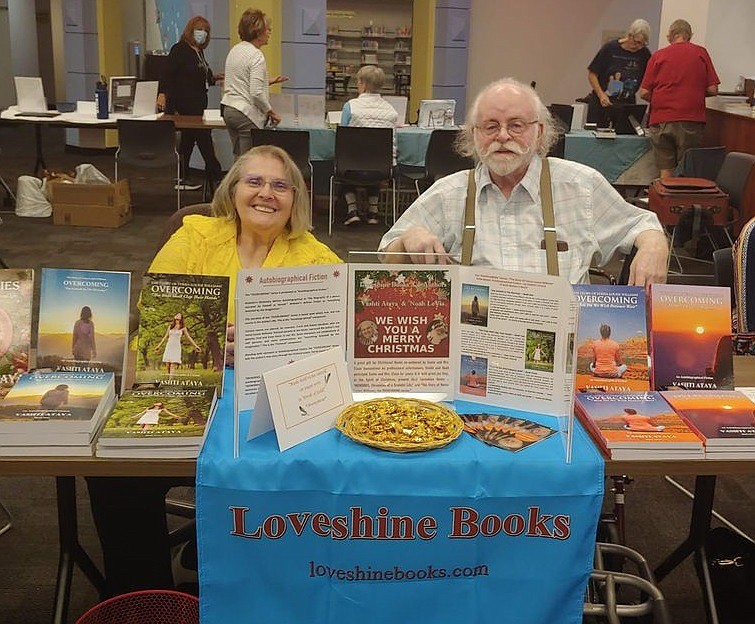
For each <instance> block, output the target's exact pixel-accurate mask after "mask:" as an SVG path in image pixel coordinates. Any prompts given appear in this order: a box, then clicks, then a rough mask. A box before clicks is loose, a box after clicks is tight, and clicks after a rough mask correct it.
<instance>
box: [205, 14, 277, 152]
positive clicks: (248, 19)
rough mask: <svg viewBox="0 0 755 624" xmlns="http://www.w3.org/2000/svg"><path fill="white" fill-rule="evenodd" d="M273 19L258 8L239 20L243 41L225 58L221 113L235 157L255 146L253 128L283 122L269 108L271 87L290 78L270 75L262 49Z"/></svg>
mask: <svg viewBox="0 0 755 624" xmlns="http://www.w3.org/2000/svg"><path fill="white" fill-rule="evenodd" d="M271 32H272V25H271V21H270V18H269V17H268V16H267V15H265V13H263V12H262V11H260V10H258V9H247V10H246V11H244V13H243V14H242V15H241V19H240V20H239V37H240V38H241V41H240V42H239V43H237V44H236V45H235V46H233V47H232V48H231V51H230V52H229V53H228V56H227V57H226V59H225V83H224V92H223V99H222V100H221V102H220V110H221V112H222V115H223V119H224V120H225V125H226V127H227V128H228V134H229V135H230V137H231V143H232V144H233V155H234V156H235V157H236V158H238V157H239V155H241V154H243V153H244V152H246V151H247V150H248V149H249V148H250V147H251V146H252V134H251V132H252V129H253V128H264V127H265V126H266V125H267V124H268V123H270V124H271V125H273V126H275V125H278V124H279V123H280V120H281V118H280V115H278V113H276V112H275V111H274V110H273V108H272V106H270V88H269V87H270V85H274V84H278V83H281V82H285V81H286V80H288V77H287V76H276V77H275V78H273V79H272V80H270V79H269V78H268V75H267V63H266V62H265V56H264V55H263V54H262V49H261V48H262V46H264V45H267V43H268V41H269V40H270V33H271Z"/></svg>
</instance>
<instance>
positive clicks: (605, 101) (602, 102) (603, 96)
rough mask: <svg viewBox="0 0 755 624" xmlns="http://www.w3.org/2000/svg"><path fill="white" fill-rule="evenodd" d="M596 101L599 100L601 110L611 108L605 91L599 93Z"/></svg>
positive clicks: (609, 99)
mask: <svg viewBox="0 0 755 624" xmlns="http://www.w3.org/2000/svg"><path fill="white" fill-rule="evenodd" d="M598 100H600V105H601V106H602V107H603V108H607V107H608V106H611V98H609V97H608V94H607V93H606V92H605V91H601V93H600V95H599V96H598Z"/></svg>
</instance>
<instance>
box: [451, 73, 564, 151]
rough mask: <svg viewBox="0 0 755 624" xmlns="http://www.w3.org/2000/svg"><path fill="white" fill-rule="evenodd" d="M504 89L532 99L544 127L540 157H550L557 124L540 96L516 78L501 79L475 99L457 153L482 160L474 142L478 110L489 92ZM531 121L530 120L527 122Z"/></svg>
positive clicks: (556, 134) (461, 131)
mask: <svg viewBox="0 0 755 624" xmlns="http://www.w3.org/2000/svg"><path fill="white" fill-rule="evenodd" d="M503 87H513V88H515V89H518V90H520V91H523V92H524V93H525V94H527V95H529V96H530V98H532V101H533V103H534V105H535V114H536V115H537V120H538V121H539V122H540V125H541V126H542V132H541V134H540V144H539V145H538V148H537V153H538V155H540V156H542V157H545V156H547V155H548V152H549V151H550V149H551V147H553V146H554V145H555V144H556V142H557V141H558V129H557V128H556V122H555V120H554V119H553V115H551V113H550V111H549V110H548V107H547V106H545V104H543V101H542V100H541V99H540V96H539V95H538V94H537V91H535V90H534V89H533V88H532V87H531V86H529V85H526V84H524V83H523V82H519V81H518V80H516V79H515V78H501V79H499V80H496V81H494V82H491V83H490V84H489V85H487V86H486V87H484V88H483V89H482V90H481V91H480V92H479V93H478V94H477V96H476V97H475V99H474V101H473V102H472V106H470V107H469V110H468V111H467V119H466V121H465V123H464V127H463V128H462V129H461V130H460V131H459V135H458V136H457V137H456V144H455V147H456V151H457V152H459V154H461V155H462V156H468V157H470V158H474V160H475V162H478V161H479V160H480V155H479V153H478V152H477V147H476V146H475V142H474V127H475V125H476V124H477V122H478V119H477V109H478V107H479V104H480V100H481V99H482V97H483V96H485V95H487V93H488V92H489V91H494V90H497V89H501V88H503ZM527 121H529V120H527Z"/></svg>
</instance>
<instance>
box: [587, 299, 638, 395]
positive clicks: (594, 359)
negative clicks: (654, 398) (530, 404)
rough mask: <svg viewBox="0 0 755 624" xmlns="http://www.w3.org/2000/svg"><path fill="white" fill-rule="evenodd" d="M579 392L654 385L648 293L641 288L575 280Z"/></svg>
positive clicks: (634, 389) (636, 389)
mask: <svg viewBox="0 0 755 624" xmlns="http://www.w3.org/2000/svg"><path fill="white" fill-rule="evenodd" d="M573 289H574V296H575V297H576V298H577V302H578V303H579V323H578V326H577V370H576V375H575V389H576V390H577V392H585V391H590V390H602V391H604V392H629V391H633V392H636V391H642V390H649V389H650V374H649V368H648V336H647V323H646V310H645V291H644V289H642V288H640V287H637V286H613V285H597V284H575V285H574V287H573Z"/></svg>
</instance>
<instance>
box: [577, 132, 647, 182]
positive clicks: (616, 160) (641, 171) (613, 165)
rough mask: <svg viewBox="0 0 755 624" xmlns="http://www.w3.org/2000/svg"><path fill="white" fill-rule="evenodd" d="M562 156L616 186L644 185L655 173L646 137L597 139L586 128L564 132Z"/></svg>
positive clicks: (627, 136) (631, 136)
mask: <svg viewBox="0 0 755 624" xmlns="http://www.w3.org/2000/svg"><path fill="white" fill-rule="evenodd" d="M564 158H566V159H567V160H573V161H575V162H579V163H582V164H583V165H588V166H590V167H592V168H593V169H597V170H598V171H600V173H602V174H603V175H604V176H605V177H606V179H607V180H608V181H609V182H610V183H611V184H614V185H617V186H637V187H639V186H642V187H644V186H648V185H649V184H650V183H651V182H652V181H653V180H654V179H655V178H657V177H658V169H657V168H656V167H655V163H654V161H653V152H652V149H651V145H650V139H649V138H647V137H644V136H636V135H618V136H617V137H616V138H614V139H598V138H596V137H595V135H594V134H593V133H592V132H591V131H588V130H575V131H573V132H569V133H568V134H566V139H565V143H564Z"/></svg>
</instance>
